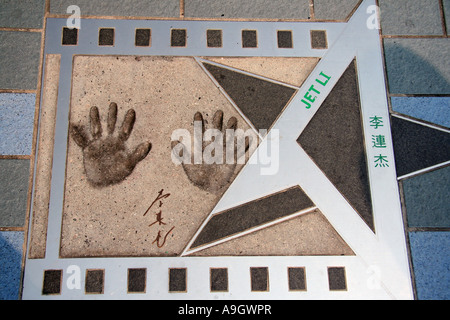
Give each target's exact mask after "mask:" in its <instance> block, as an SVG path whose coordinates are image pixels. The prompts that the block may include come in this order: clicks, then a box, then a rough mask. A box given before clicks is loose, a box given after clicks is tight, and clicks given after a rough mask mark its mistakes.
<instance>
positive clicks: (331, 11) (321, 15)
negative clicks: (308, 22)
mask: <svg viewBox="0 0 450 320" xmlns="http://www.w3.org/2000/svg"><path fill="white" fill-rule="evenodd" d="M358 3H359V0H337V1H335V0H314V14H315V18H316V19H319V20H345V19H346V18H347V17H348V16H349V15H350V14H351V12H352V10H353V9H354V8H355V7H356V6H357V5H358Z"/></svg>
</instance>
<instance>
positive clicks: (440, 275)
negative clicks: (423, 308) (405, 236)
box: [409, 232, 450, 300]
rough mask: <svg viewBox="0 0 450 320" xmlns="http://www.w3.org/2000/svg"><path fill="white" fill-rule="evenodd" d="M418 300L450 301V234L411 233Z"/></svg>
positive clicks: (410, 239)
mask: <svg viewBox="0 0 450 320" xmlns="http://www.w3.org/2000/svg"><path fill="white" fill-rule="evenodd" d="M409 241H410V246H411V256H412V264H413V268H414V275H415V284H416V290H417V298H418V299H419V300H449V299H450V290H449V288H450V272H449V268H450V252H449V248H450V232H411V233H409Z"/></svg>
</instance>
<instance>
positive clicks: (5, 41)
mask: <svg viewBox="0 0 450 320" xmlns="http://www.w3.org/2000/svg"><path fill="white" fill-rule="evenodd" d="M40 51H41V33H39V32H14V31H1V32H0V70H1V71H2V72H1V74H0V88H1V89H24V90H27V89H28V90H36V87H37V80H38V73H39V59H40Z"/></svg>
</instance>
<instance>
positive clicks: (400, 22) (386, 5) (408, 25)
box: [380, 0, 443, 36]
mask: <svg viewBox="0 0 450 320" xmlns="http://www.w3.org/2000/svg"><path fill="white" fill-rule="evenodd" d="M380 11H381V28H382V32H383V34H384V35H423V36H424V35H443V29H442V21H441V10H440V6H439V1H437V0H397V1H391V0H380Z"/></svg>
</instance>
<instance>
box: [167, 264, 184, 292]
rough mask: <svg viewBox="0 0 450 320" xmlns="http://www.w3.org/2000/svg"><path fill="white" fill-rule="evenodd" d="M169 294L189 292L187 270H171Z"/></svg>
mask: <svg viewBox="0 0 450 320" xmlns="http://www.w3.org/2000/svg"><path fill="white" fill-rule="evenodd" d="M169 292H173V293H176V292H187V269H185V268H180V269H175V268H174V269H169Z"/></svg>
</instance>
